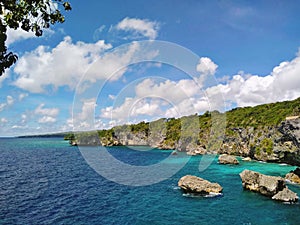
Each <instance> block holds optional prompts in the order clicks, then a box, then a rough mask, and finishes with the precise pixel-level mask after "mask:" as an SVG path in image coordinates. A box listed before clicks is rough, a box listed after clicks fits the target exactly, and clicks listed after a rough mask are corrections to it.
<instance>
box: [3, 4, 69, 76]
mask: <svg viewBox="0 0 300 225" xmlns="http://www.w3.org/2000/svg"><path fill="white" fill-rule="evenodd" d="M61 7H62V8H63V9H64V10H65V11H69V10H71V9H72V8H71V5H70V3H69V2H67V1H65V0H0V14H1V16H0V76H1V75H3V73H4V71H5V69H7V68H9V67H11V66H12V65H13V64H14V63H16V61H17V60H18V56H17V55H16V54H15V53H13V52H10V51H8V49H7V46H6V39H7V35H6V32H7V29H8V28H11V29H15V30H16V29H18V28H21V29H22V30H24V31H26V32H34V34H35V35H36V36H37V37H40V36H42V35H43V29H47V28H49V27H50V25H54V24H56V23H63V22H64V21H65V17H64V16H63V15H62V14H61V12H60V10H59V9H60V8H61Z"/></svg>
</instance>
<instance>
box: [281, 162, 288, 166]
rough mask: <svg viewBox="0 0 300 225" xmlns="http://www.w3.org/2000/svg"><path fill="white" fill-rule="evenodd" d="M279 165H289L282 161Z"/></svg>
mask: <svg viewBox="0 0 300 225" xmlns="http://www.w3.org/2000/svg"><path fill="white" fill-rule="evenodd" d="M279 166H288V164H286V163H280V164H279Z"/></svg>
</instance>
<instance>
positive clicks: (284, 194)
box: [272, 187, 298, 202]
mask: <svg viewBox="0 0 300 225" xmlns="http://www.w3.org/2000/svg"><path fill="white" fill-rule="evenodd" d="M272 199H274V200H277V201H283V202H297V201H298V195H297V194H296V193H295V192H293V191H291V190H290V189H288V188H287V187H285V188H284V189H283V190H282V191H279V192H278V193H277V194H276V195H274V196H273V197H272Z"/></svg>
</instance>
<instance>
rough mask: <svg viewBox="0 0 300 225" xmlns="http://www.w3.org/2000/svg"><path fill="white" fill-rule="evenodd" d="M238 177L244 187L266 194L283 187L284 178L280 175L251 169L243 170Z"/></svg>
mask: <svg viewBox="0 0 300 225" xmlns="http://www.w3.org/2000/svg"><path fill="white" fill-rule="evenodd" d="M240 177H241V179H242V183H243V187H244V188H245V189H248V190H250V191H255V192H259V193H261V194H262V195H266V196H273V195H275V194H277V193H278V192H279V191H282V190H283V189H284V188H285V183H284V179H283V178H281V177H275V176H268V175H264V174H261V173H258V172H255V171H251V170H244V171H243V172H241V173H240Z"/></svg>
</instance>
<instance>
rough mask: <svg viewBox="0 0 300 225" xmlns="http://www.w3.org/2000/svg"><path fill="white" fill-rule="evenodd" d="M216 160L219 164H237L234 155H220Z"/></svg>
mask: <svg viewBox="0 0 300 225" xmlns="http://www.w3.org/2000/svg"><path fill="white" fill-rule="evenodd" d="M218 162H219V163H220V164H234V165H237V164H239V161H238V160H237V159H236V157H235V156H232V155H226V154H223V155H220V156H219V158H218Z"/></svg>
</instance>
